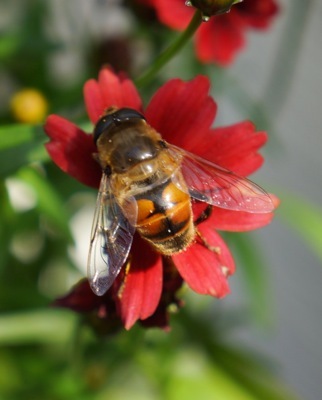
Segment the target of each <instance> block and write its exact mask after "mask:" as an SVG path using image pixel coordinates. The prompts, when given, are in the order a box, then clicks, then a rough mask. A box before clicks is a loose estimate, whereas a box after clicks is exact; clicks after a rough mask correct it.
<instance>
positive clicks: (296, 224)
mask: <svg viewBox="0 0 322 400" xmlns="http://www.w3.org/2000/svg"><path fill="white" fill-rule="evenodd" d="M279 193H280V191H279ZM280 198H281V199H282V201H281V206H280V207H279V209H278V212H279V215H280V216H281V217H282V218H283V219H284V220H285V221H286V222H287V223H288V225H289V226H291V227H292V228H293V229H294V230H295V231H297V233H298V234H299V235H300V236H301V237H302V239H303V241H304V242H306V243H307V245H308V246H309V247H310V248H311V249H312V250H313V251H314V253H315V254H316V255H317V257H318V258H319V259H320V260H321V262H322V208H321V207H318V206H316V205H315V204H312V203H311V202H309V201H307V200H305V199H303V198H299V197H298V196H297V195H292V194H286V193H282V194H281V195H280Z"/></svg>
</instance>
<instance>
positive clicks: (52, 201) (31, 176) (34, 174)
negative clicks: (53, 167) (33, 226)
mask: <svg viewBox="0 0 322 400" xmlns="http://www.w3.org/2000/svg"><path fill="white" fill-rule="evenodd" d="M18 177H19V178H21V179H22V180H23V181H24V182H26V183H27V184H28V185H30V186H31V187H32V188H33V189H34V191H35V193H36V195H37V200H38V202H37V204H38V207H39V209H40V212H41V213H43V214H44V215H45V216H46V217H47V218H48V220H49V221H50V222H51V223H52V224H53V226H55V227H56V228H57V229H58V230H59V232H60V233H61V234H63V235H64V237H65V238H66V239H67V240H68V241H72V236H71V233H70V229H69V223H68V222H69V215H68V212H67V209H66V207H65V204H64V202H63V200H62V199H61V198H60V196H59V195H58V193H57V192H56V190H55V189H54V188H53V186H52V185H51V184H50V182H48V181H47V180H46V177H45V175H42V174H41V173H40V172H38V171H37V170H36V169H35V168H31V167H30V168H24V169H22V170H20V171H19V173H18Z"/></svg>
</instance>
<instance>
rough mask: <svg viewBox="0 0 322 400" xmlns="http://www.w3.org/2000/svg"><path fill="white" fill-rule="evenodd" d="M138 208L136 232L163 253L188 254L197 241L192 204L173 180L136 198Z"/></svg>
mask: <svg viewBox="0 0 322 400" xmlns="http://www.w3.org/2000/svg"><path fill="white" fill-rule="evenodd" d="M135 198H136V201H137V204H138V218H137V226H136V229H137V231H138V232H139V233H140V235H141V236H142V237H143V238H144V239H146V240H148V241H149V242H150V243H151V245H152V246H153V247H154V248H155V249H156V250H157V251H159V252H160V253H162V254H165V255H171V254H175V253H178V252H180V251H182V250H184V249H185V248H186V247H187V246H188V245H189V244H190V243H191V242H192V240H193V239H194V236H195V229H194V225H193V220H192V211H191V200H190V196H189V194H187V193H184V192H183V191H181V190H180V189H178V188H177V187H176V186H175V185H174V184H173V183H172V182H171V180H170V179H169V180H168V181H166V182H165V183H163V184H161V185H159V186H156V187H155V188H153V189H151V190H149V191H147V192H145V193H144V194H140V195H137V196H135Z"/></svg>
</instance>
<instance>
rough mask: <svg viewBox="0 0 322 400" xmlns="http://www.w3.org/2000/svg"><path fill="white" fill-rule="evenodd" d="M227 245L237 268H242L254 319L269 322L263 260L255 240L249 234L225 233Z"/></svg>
mask: <svg viewBox="0 0 322 400" xmlns="http://www.w3.org/2000/svg"><path fill="white" fill-rule="evenodd" d="M224 236H227V237H228V238H229V239H228V240H229V245H232V246H231V247H232V249H233V254H234V255H235V256H236V264H237V268H241V269H242V270H243V274H244V279H245V283H246V288H247V293H248V295H249V300H250V301H249V303H250V307H251V310H252V312H253V315H254V316H255V318H256V320H257V321H259V322H261V323H264V324H267V323H268V322H269V315H270V312H269V301H268V299H269V297H268V287H267V279H266V274H265V270H266V268H265V261H264V258H263V257H262V255H261V251H260V249H259V246H258V244H257V243H256V240H255V239H254V237H253V236H252V235H251V234H249V233H248V234H247V233H242V234H237V233H233V234H227V233H225V234H224Z"/></svg>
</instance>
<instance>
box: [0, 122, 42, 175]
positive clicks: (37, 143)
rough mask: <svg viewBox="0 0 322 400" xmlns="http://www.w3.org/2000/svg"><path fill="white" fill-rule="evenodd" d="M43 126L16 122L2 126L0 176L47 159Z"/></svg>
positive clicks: (0, 129) (0, 133)
mask: <svg viewBox="0 0 322 400" xmlns="http://www.w3.org/2000/svg"><path fill="white" fill-rule="evenodd" d="M45 141H46V136H45V134H44V131H43V128H42V126H39V125H37V126H35V125H28V124H15V125H6V126H2V127H0V159H1V163H0V178H4V177H6V176H8V175H10V174H12V173H14V172H16V171H17V170H18V169H19V168H20V167H22V166H24V165H28V164H30V163H31V162H35V161H47V160H49V156H48V154H47V152H46V149H45V147H44V143H45Z"/></svg>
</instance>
